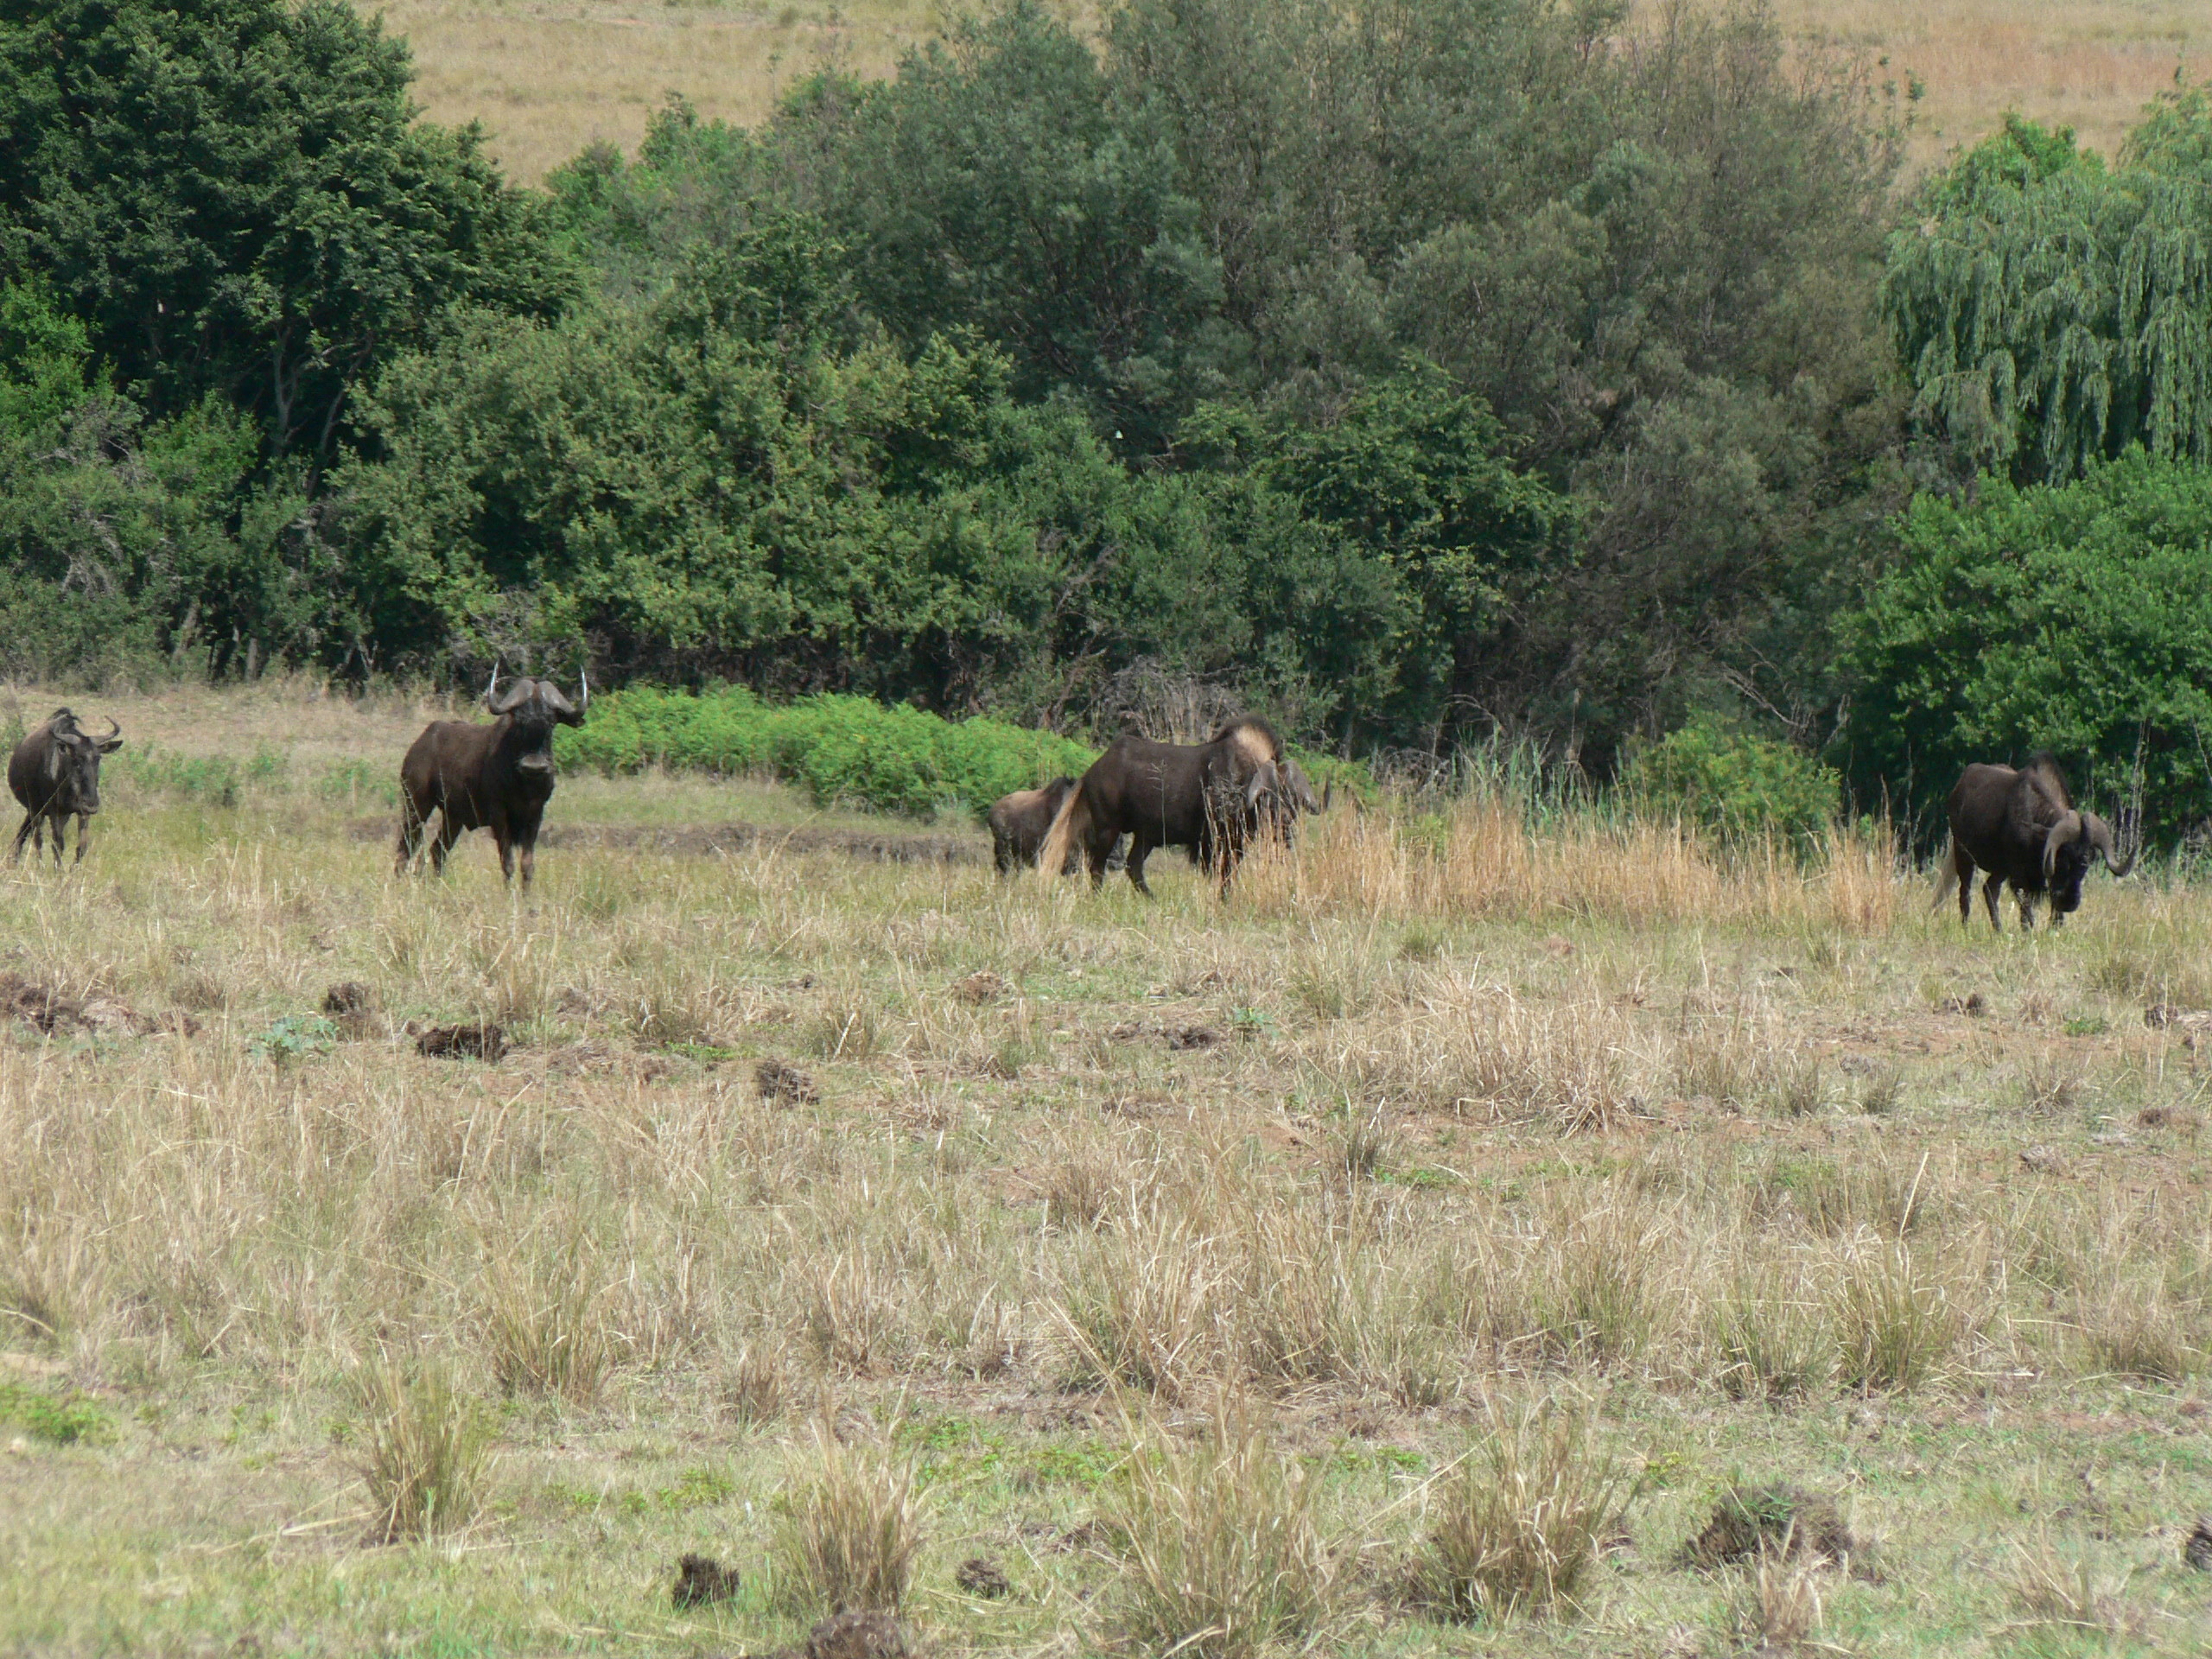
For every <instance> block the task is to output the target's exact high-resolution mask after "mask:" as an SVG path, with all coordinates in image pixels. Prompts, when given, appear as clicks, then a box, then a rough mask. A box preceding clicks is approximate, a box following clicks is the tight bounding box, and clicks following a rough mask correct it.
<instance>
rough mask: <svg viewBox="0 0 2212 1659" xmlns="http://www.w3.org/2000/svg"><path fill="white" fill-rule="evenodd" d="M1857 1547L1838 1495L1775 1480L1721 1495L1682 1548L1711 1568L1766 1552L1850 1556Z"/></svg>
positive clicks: (1696, 1561) (1825, 1557)
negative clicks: (1702, 1526)
mask: <svg viewBox="0 0 2212 1659" xmlns="http://www.w3.org/2000/svg"><path fill="white" fill-rule="evenodd" d="M1858 1548H1859V1546H1858V1542H1857V1541H1856V1540H1855V1539H1853V1537H1852V1535H1851V1530H1850V1529H1849V1528H1847V1526H1845V1525H1844V1522H1843V1514H1842V1511H1841V1510H1838V1509H1837V1508H1836V1506H1835V1503H1834V1499H1832V1498H1827V1497H1821V1495H1819V1494H1818V1493H1815V1492H1808V1491H1803V1490H1802V1489H1801V1488H1799V1487H1796V1486H1791V1485H1788V1484H1783V1483H1780V1482H1777V1483H1775V1484H1770V1485H1764V1486H1738V1487H1733V1488H1732V1489H1731V1490H1730V1491H1727V1492H1726V1493H1724V1494H1722V1496H1721V1498H1720V1502H1719V1503H1717V1504H1715V1505H1714V1506H1713V1518H1712V1519H1711V1520H1710V1521H1708V1522H1706V1523H1705V1529H1704V1530H1703V1531H1702V1532H1700V1533H1699V1534H1698V1535H1697V1536H1696V1537H1694V1538H1693V1539H1692V1540H1690V1541H1689V1543H1688V1545H1687V1546H1686V1547H1685V1548H1684V1550H1683V1552H1682V1553H1683V1555H1684V1556H1685V1558H1686V1559H1687V1560H1688V1561H1689V1563H1690V1564H1691V1565H1693V1566H1695V1567H1727V1566H1731V1565H1733V1564H1734V1563H1737V1562H1739V1561H1749V1560H1758V1559H1759V1558H1761V1557H1768V1556H1791V1557H1794V1556H1804V1555H1809V1556H1814V1557H1816V1558H1818V1559H1821V1560H1830V1561H1846V1560H1849V1559H1850V1558H1851V1556H1852V1555H1853V1554H1854V1553H1855V1552H1856V1551H1857V1549H1858Z"/></svg>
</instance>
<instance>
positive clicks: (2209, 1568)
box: [2181, 1521, 2212, 1573]
mask: <svg viewBox="0 0 2212 1659" xmlns="http://www.w3.org/2000/svg"><path fill="white" fill-rule="evenodd" d="M2181 1558H2182V1560H2184V1561H2186V1562H2188V1563H2189V1564H2190V1566H2191V1567H2195V1568H2196V1570H2197V1571H2198V1572H2200V1573H2212V1521H2199V1522H2197V1523H2196V1530H2195V1531H2193V1532H2191V1533H2190V1535H2189V1538H2188V1541H2186V1542H2184V1543H2183V1545H2182V1547H2181Z"/></svg>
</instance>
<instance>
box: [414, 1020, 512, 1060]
mask: <svg viewBox="0 0 2212 1659" xmlns="http://www.w3.org/2000/svg"><path fill="white" fill-rule="evenodd" d="M415 1052H416V1053H417V1054H429V1055H435V1056H439V1057H442V1058H446V1059H456V1060H457V1059H463V1058H474V1059H480V1060H496V1059H498V1058H499V1057H500V1056H501V1055H503V1054H505V1052H507V1033H506V1032H505V1030H504V1029H503V1028H501V1027H499V1026H495V1025H493V1023H492V1022H491V1021H490V1020H479V1021H478V1022H477V1023H476V1024H474V1025H468V1026H431V1027H428V1028H427V1029H424V1030H420V1031H417V1032H416V1033H415Z"/></svg>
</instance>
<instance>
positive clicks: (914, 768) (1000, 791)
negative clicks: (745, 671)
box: [556, 688, 1096, 817]
mask: <svg viewBox="0 0 2212 1659" xmlns="http://www.w3.org/2000/svg"><path fill="white" fill-rule="evenodd" d="M556 743H557V746H558V753H559V754H560V758H561V759H562V760H563V761H564V762H568V763H571V764H575V765H580V766H595V767H597V768H598V769H599V770H601V772H639V771H642V770H643V769H645V767H648V766H664V767H666V768H667V769H669V770H670V771H672V772H713V773H717V774H721V775H723V776H733V775H736V774H740V773H745V772H765V773H768V774H771V775H772V776H774V777H778V778H781V779H785V781H787V782H790V783H793V784H798V785H803V786H804V788H805V789H806V791H807V792H808V793H809V794H810V795H811V796H812V797H813V798H814V800H815V801H816V802H817V804H821V805H824V806H827V805H830V804H839V803H842V804H855V805H861V806H866V807H870V808H873V809H874V810H877V811H881V812H900V813H906V814H908V815H910V816H912V817H930V816H931V815H932V814H934V813H935V812H937V811H938V809H940V808H942V807H952V808H954V809H956V810H965V811H967V812H969V813H971V814H973V815H974V816H976V817H982V814H983V813H984V812H986V811H988V810H989V808H990V804H991V803H992V802H994V801H995V800H997V799H998V798H999V797H1000V796H1001V795H1005V794H1008V793H1011V792H1012V791H1014V790H1017V789H1029V788H1033V787H1034V786H1035V785H1038V784H1040V783H1043V782H1045V781H1046V779H1050V778H1052V777H1053V776H1055V775H1057V774H1058V773H1060V772H1082V771H1083V769H1084V767H1086V766H1089V765H1090V762H1091V761H1092V760H1093V759H1095V758H1096V757H1095V756H1094V754H1093V753H1092V752H1091V751H1090V750H1089V749H1086V748H1084V747H1083V746H1082V745H1081V744H1079V743H1076V742H1074V741H1071V740H1070V739H1067V738H1064V737H1060V736H1058V735H1056V734H1052V733H1051V732H1040V731H1032V730H1029V729H1027V728H1023V727H1020V726H1011V725H1008V724H1007V723H1006V722H1005V721H997V720H991V719H988V718H984V717H980V716H979V717H977V718H976V719H973V720H966V721H949V720H946V719H944V718H943V717H942V716H940V715H932V714H929V713H927V712H925V711H924V710H922V709H912V708H908V707H906V706H904V705H901V706H899V707H897V708H886V707H884V706H883V705H882V704H880V703H878V702H871V701H870V700H869V699H868V698H866V697H853V696H830V695H824V696H813V697H802V698H800V699H798V701H797V702H791V703H786V704H782V705H772V704H769V703H766V702H762V701H761V700H760V698H759V697H758V696H754V695H753V693H752V692H750V691H747V690H742V689H734V688H733V689H725V690H716V691H712V692H709V693H708V694H706V695H704V696H690V695H687V694H684V693H681V692H671V691H657V690H645V689H642V688H641V689H638V690H627V691H621V692H614V693H610V694H608V695H607V696H602V697H600V698H598V699H596V700H595V702H594V705H593V709H592V716H591V719H590V721H588V723H587V724H586V725H584V726H583V727H582V728H563V730H562V731H561V732H560V733H558V734H557V736H556Z"/></svg>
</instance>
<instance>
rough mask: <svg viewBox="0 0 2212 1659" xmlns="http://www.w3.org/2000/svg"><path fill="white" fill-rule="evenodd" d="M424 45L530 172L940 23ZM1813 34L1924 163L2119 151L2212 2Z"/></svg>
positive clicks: (432, 72)
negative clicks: (2091, 147)
mask: <svg viewBox="0 0 2212 1659" xmlns="http://www.w3.org/2000/svg"><path fill="white" fill-rule="evenodd" d="M360 3H361V4H362V5H363V8H364V10H372V11H373V10H382V12H383V14H384V16H385V20H386V22H387V24H388V26H389V27H391V29H395V30H397V31H398V32H400V33H403V34H405V35H408V36H409V37H410V39H411V40H412V41H414V42H415V50H416V61H417V63H418V65H419V67H420V69H421V72H422V78H421V80H420V81H419V83H418V94H419V96H420V97H421V99H422V100H423V104H424V105H425V106H426V107H427V109H428V110H429V113H430V114H431V115H432V116H433V117H435V118H437V119H438V120H441V121H452V122H458V121H466V120H469V119H472V118H473V119H478V120H481V121H482V122H484V124H486V126H488V127H489V128H491V129H492V130H493V133H494V134H495V135H496V136H497V137H496V143H495V144H494V149H495V150H496V152H497V153H498V155H499V156H500V158H501V159H502V160H503V161H504V162H505V163H506V165H507V166H508V167H509V168H511V169H512V171H513V172H514V173H515V174H516V175H518V177H521V178H523V179H526V180H535V179H537V178H540V177H542V176H543V175H544V173H545V172H546V170H547V169H548V168H552V167H555V166H557V165H558V164H559V163H560V162H563V161H565V160H567V159H568V158H569V156H572V155H574V154H575V152H576V151H577V150H578V149H582V147H583V146H584V145H585V144H587V143H592V142H593V141H594V140H598V139H606V140H608V141H610V142H613V143H618V144H622V145H625V146H627V145H632V144H634V143H636V141H637V139H638V137H639V135H640V134H641V133H642V132H643V131H644V130H645V117H646V114H647V113H648V112H649V111H651V110H652V109H653V108H654V107H655V106H656V105H658V104H659V103H660V102H661V100H662V99H664V97H665V96H666V95H667V93H668V92H671V91H677V92H683V94H685V95H686V96H687V97H689V98H690V99H692V100H693V101H694V102H695V103H696V104H697V105H699V106H700V108H701V109H702V110H703V111H706V112H707V113H708V114H709V115H714V116H720V117H723V118H727V119H731V120H737V121H753V120H756V119H758V118H760V115H761V114H762V112H763V111H766V109H768V108H769V107H770V106H771V105H772V102H773V100H774V99H775V97H776V94H777V91H778V89H779V87H781V86H785V85H787V84H788V83H789V81H790V80H791V78H792V77H793V76H794V75H798V74H803V73H806V72H807V71H808V70H810V69H811V68H813V67H816V66H817V65H819V64H821V63H823V62H826V61H835V62H841V63H843V64H846V65H848V66H849V67H852V68H854V69H855V70H857V71H859V72H861V73H864V74H875V73H882V72H884V71H885V70H887V68H888V67H890V66H891V65H892V64H893V63H894V62H895V61H896V60H897V58H898V56H899V53H901V52H902V51H904V50H905V49H906V48H907V47H908V46H910V45H911V44H912V43H913V42H914V41H917V40H918V39H921V38H924V37H925V36H926V35H927V34H928V33H929V30H930V29H931V22H932V19H933V18H935V17H937V16H940V15H942V12H943V10H944V8H943V7H942V6H941V5H939V4H938V3H935V0H850V3H846V4H832V3H828V0H806V3H793V4H791V5H783V6H752V5H744V4H729V3H721V0H681V3H679V0H565V3H559V4H554V3H549V0H388V3H385V4H383V5H382V6H381V7H379V6H378V5H377V3H376V0H360ZM1775 10H1776V12H1777V16H1780V17H1781V18H1783V21H1784V22H1785V23H1786V24H1787V25H1788V26H1789V28H1790V29H1792V30H1794V31H1796V32H1798V33H1800V34H1801V35H1802V36H1803V37H1804V38H1806V39H1808V41H1832V42H1834V43H1836V44H1840V45H1842V46H1844V47H1846V48H1849V49H1851V50H1853V51H1863V52H1866V53H1867V54H1870V55H1873V56H1877V57H1878V56H1880V55H1882V54H1887V55H1888V56H1889V58H1890V60H1891V69H1892V70H1893V72H1894V73H1896V74H1897V76H1898V77H1899V79H1902V78H1903V76H1904V74H1905V73H1914V74H1917V75H1918V76H1919V77H1920V78H1921V79H1922V80H1923V81H1924V82H1925V83H1926V84H1927V87H1928V96H1927V99H1926V100H1925V102H1924V104H1923V124H1922V126H1921V129H1920V130H1919V132H1918V134H1917V136H1916V140H1915V143H1914V157H1915V161H1916V163H1919V164H1925V163H1926V162H1929V161H1931V160H1933V159H1935V158H1936V157H1937V156H1941V155H1942V154H1943V153H1944V151H1946V150H1948V149H1950V148H1951V147H1952V146H1953V145H1954V144H1956V143H1962V142H1966V141H1967V140H1970V139H1972V138H1974V137H1977V136H1979V135H1980V134H1981V133H1982V132H1984V131H1986V130H1988V129H1989V127H1990V126H1991V125H1992V124H1993V123H1994V121H1995V118H1997V117H1998V116H1999V114H2001V113H2002V112H2003V111H2005V109H2006V108H2008V107H2017V108H2018V109H2020V110H2021V111H2024V112H2025V113H2027V114H2029V115H2031V116H2034V117H2037V118H2040V119H2045V120H2051V121H2059V122H2066V123H2070V124H2073V125H2075V126H2076V127H2078V128H2079V129H2080V130H2081V131H2082V134H2083V136H2084V137H2086V138H2088V140H2089V141H2090V142H2091V143H2095V144H2098V145H2101V146H2104V147H2107V148H2109V147H2110V146H2111V145H2112V144H2113V143H2115V142H2116V141H2117V139H2118V137H2119V136H2120V132H2121V131H2122V130H2124V129H2125V127H2126V125H2127V124H2128V123H2129V122H2130V121H2131V120H2132V119H2133V117H2134V116H2135V114H2136V112H2137V111H2138V110H2139V109H2140V107H2141V106H2142V105H2143V103H2144V102H2145V100H2146V99H2149V98H2150V97H2151V95H2152V93H2153V92H2157V91H2158V89H2159V88H2160V87H2162V86H2167V85H2168V84H2170V83H2171V80H2172V79H2173V73H2174V69H2175V67H2176V66H2177V64H2180V65H2183V66H2185V67H2187V68H2188V69H2189V71H2190V73H2192V74H2193V75H2196V76H2202V75H2205V74H2208V73H2212V10H2208V9H2207V8H2205V7H2204V6H2202V5H2200V4H2196V3H2193V0H2076V3H2069V4H2056V3H2051V0H1929V3H1926V4H1913V3H1910V0H1776V3H1775Z"/></svg>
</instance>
